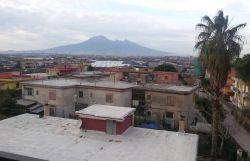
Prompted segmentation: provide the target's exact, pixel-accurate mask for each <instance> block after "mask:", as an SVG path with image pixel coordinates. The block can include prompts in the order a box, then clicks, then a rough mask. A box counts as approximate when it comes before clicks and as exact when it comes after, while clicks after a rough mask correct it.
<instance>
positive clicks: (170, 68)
mask: <svg viewBox="0 0 250 161" xmlns="http://www.w3.org/2000/svg"><path fill="white" fill-rule="evenodd" d="M154 71H164V72H177V70H176V68H175V67H174V66H173V65H171V64H161V65H158V66H157V67H155V68H154Z"/></svg>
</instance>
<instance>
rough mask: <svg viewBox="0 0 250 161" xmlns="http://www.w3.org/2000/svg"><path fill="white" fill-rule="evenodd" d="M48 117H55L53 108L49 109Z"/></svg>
mask: <svg viewBox="0 0 250 161" xmlns="http://www.w3.org/2000/svg"><path fill="white" fill-rule="evenodd" d="M49 115H50V116H55V109H54V108H49Z"/></svg>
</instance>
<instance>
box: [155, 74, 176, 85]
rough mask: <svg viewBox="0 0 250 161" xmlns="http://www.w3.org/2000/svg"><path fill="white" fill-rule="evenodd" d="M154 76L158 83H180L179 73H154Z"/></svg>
mask: <svg viewBox="0 0 250 161" xmlns="http://www.w3.org/2000/svg"><path fill="white" fill-rule="evenodd" d="M153 74H154V81H155V82H156V83H167V84H177V83H178V81H179V76H178V75H179V74H178V73H177V72H154V73H153Z"/></svg>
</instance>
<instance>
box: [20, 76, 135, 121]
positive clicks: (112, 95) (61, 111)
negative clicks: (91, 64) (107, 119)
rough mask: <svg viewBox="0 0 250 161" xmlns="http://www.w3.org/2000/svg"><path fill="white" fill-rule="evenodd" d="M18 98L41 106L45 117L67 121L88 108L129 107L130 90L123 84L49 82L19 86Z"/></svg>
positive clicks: (35, 82)
mask: <svg viewBox="0 0 250 161" xmlns="http://www.w3.org/2000/svg"><path fill="white" fill-rule="evenodd" d="M22 85H23V86H22V97H23V99H27V100H34V101H37V102H38V103H41V104H42V105H44V113H45V115H51V116H59V117H70V116H73V115H74V114H75V110H76V108H77V110H78V109H79V108H83V107H87V106H89V105H92V104H104V105H114V106H124V107H131V99H132V87H134V86H136V85H134V84H130V83H125V82H108V81H99V82H82V81H78V80H74V79H69V80H67V79H50V80H39V81H28V82H23V83H22Z"/></svg>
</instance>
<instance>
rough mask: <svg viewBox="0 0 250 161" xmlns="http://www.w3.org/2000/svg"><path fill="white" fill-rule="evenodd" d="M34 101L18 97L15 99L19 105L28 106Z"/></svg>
mask: <svg viewBox="0 0 250 161" xmlns="http://www.w3.org/2000/svg"><path fill="white" fill-rule="evenodd" d="M35 103H36V101H31V100H26V99H19V100H17V104H18V105H21V106H29V105H32V104H35Z"/></svg>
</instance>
